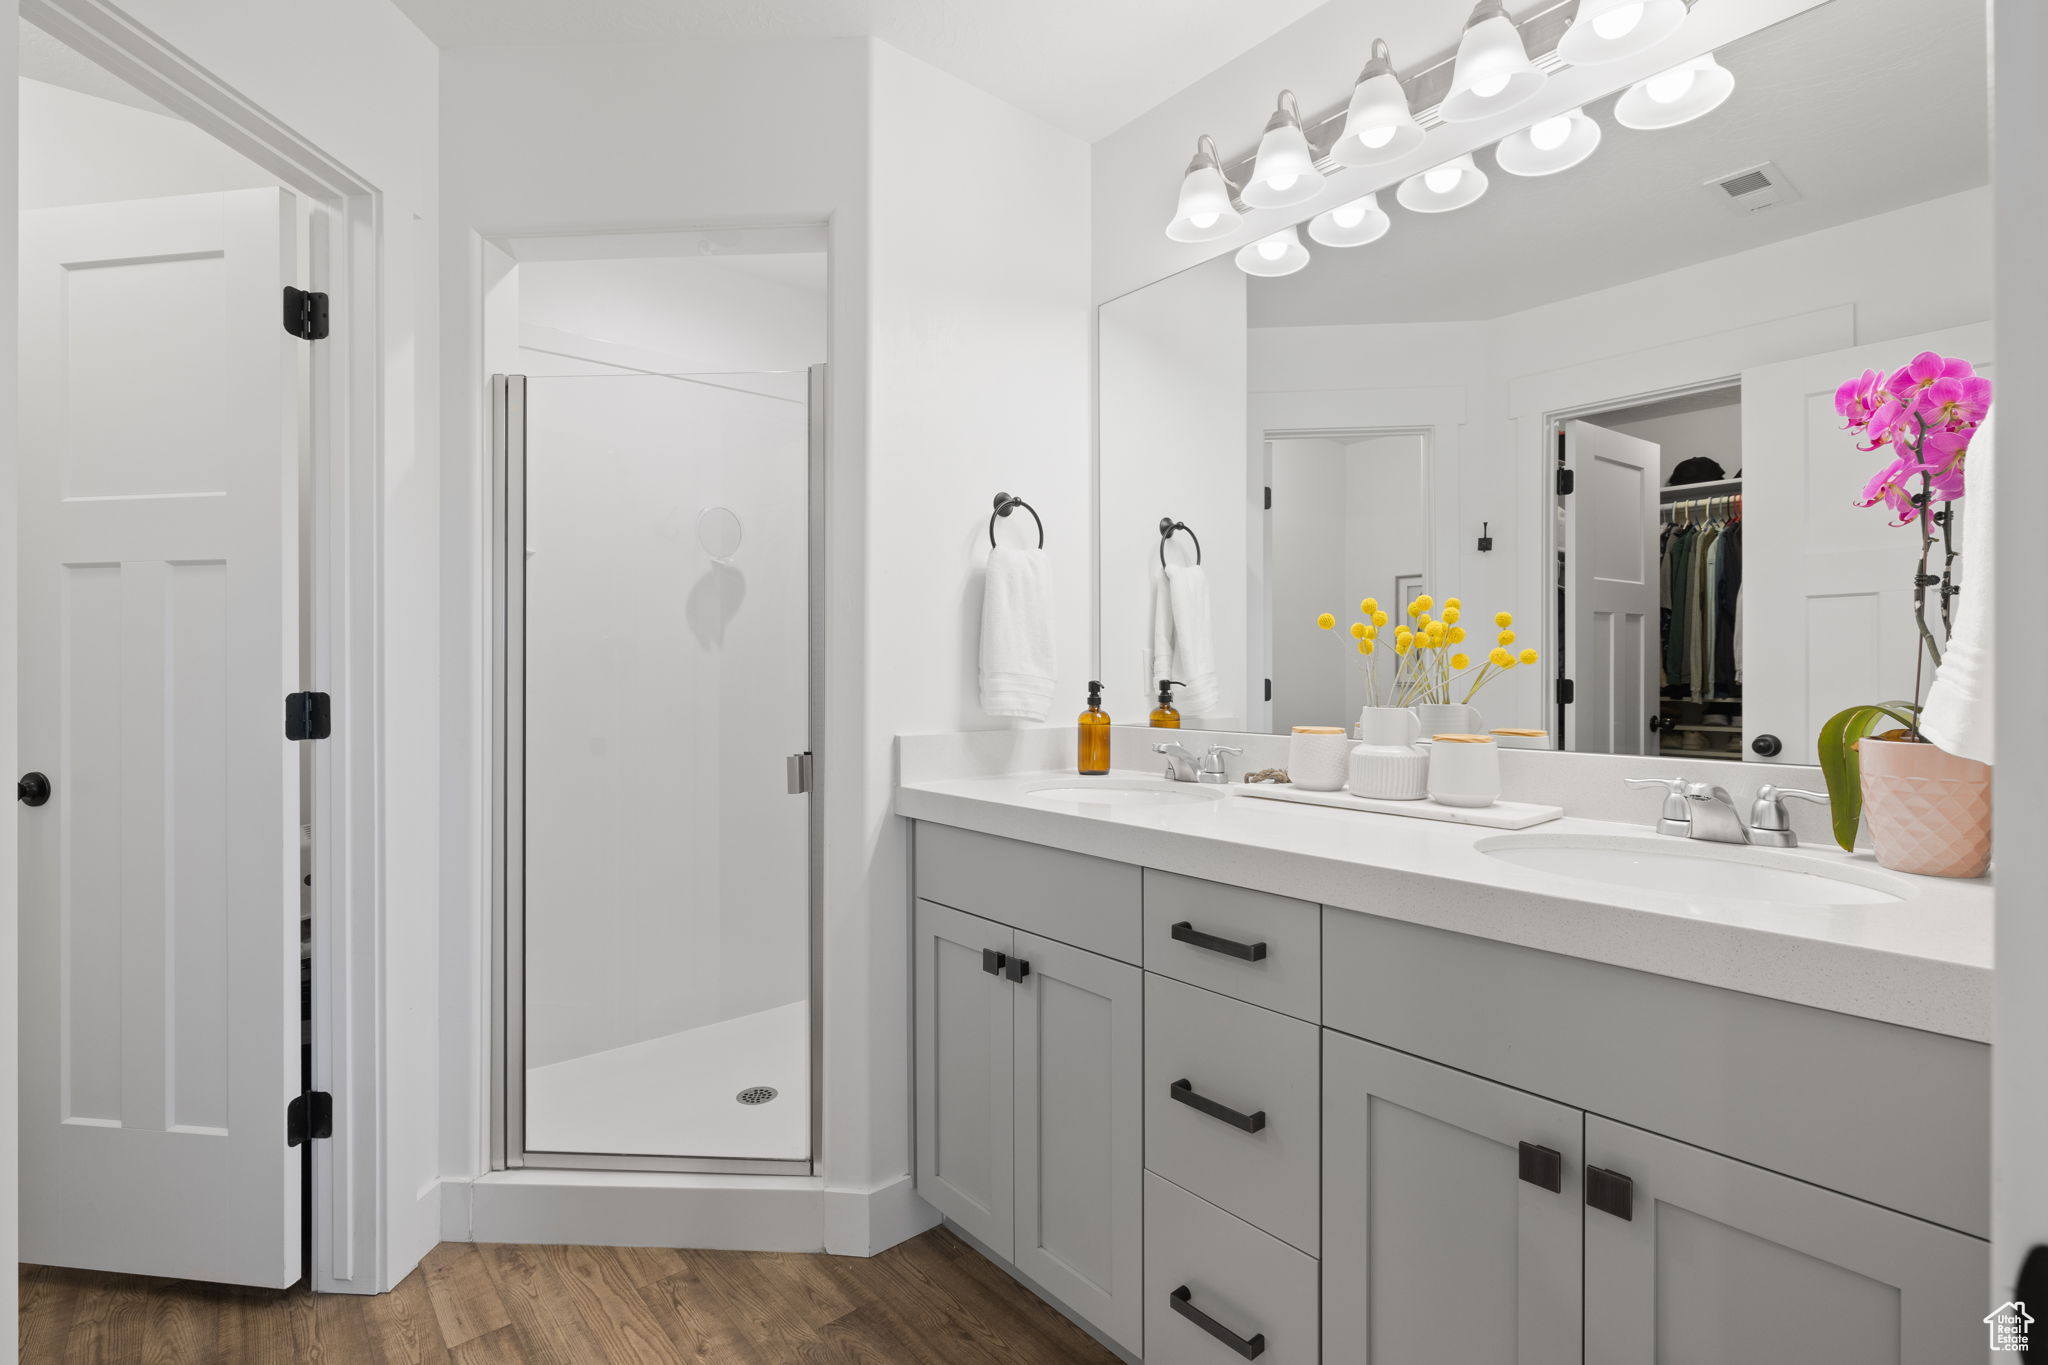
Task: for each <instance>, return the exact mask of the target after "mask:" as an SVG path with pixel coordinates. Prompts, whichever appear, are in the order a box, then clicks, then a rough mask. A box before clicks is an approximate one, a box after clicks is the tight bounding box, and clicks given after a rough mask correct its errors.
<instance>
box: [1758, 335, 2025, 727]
mask: <svg viewBox="0 0 2048 1365" xmlns="http://www.w3.org/2000/svg"><path fill="white" fill-rule="evenodd" d="M1922 351H1939V352H1941V353H1942V354H1943V355H1959V356H1962V357H1963V358H1965V359H1967V360H1969V361H1970V362H1971V363H1972V364H1974V365H1975V366H1976V367H1977V368H1978V369H1979V370H1982V371H1986V372H1988V371H1989V369H1990V366H1989V365H1988V364H1987V362H1988V361H1989V360H1990V358H1991V325H1990V324H1989V323H1978V324H1975V325H1972V326H1969V327H1956V328H1952V329H1950V330H1948V331H1943V332H1929V333H1925V334H1922V335H1920V336H1909V337H1899V338H1897V339H1895V340H1892V341H1880V342H1875V343H1873V344H1871V345H1868V346H1854V347H1851V348H1849V349H1848V350H1845V351H1830V352H1828V353H1827V354H1825V355H1815V356H1807V357H1806V358H1805V359H1803V360H1788V361H1786V362H1784V363H1783V364H1780V365H1766V366H1763V367H1761V368H1759V369H1754V370H1744V371H1743V372H1742V464H1743V470H1742V487H1743V500H1742V578H1743V584H1744V592H1743V608H1742V657H1743V660H1744V667H1743V675H1742V715H1743V735H1742V740H1743V757H1744V758H1747V759H1751V760H1757V759H1765V760H1769V761H1774V762H1778V763H1815V762H1818V761H1819V759H1818V757H1817V755H1816V750H1815V746H1814V741H1815V739H1816V737H1817V736H1818V735H1819V733H1820V727H1821V725H1822V723H1823V722H1825V721H1826V720H1827V718H1828V717H1829V716H1832V715H1833V714H1835V712H1837V711H1840V710H1841V709H1842V708H1844V707H1846V706H1854V705H1856V704H1857V703H1859V702H1874V701H1891V700H1895V699H1901V698H1910V697H1911V696H1912V695H1913V659H1914V655H1915V651H1916V649H1917V647H1918V645H1917V639H1918V633H1917V631H1916V630H1915V628H1914V625H1913V568H1914V565H1915V564H1916V563H1917V558H1918V554H1919V548H1920V539H1919V533H1918V532H1917V531H1916V530H1914V529H1913V528H1911V527H1899V526H1894V525H1892V524H1891V522H1892V516H1891V513H1890V512H1889V511H1888V510H1887V509H1885V508H1884V507H1881V506H1880V507H1858V506H1856V505H1855V502H1854V500H1855V499H1856V498H1858V497H1860V496H1861V495H1862V493H1863V486H1864V484H1865V483H1866V482H1868V481H1869V478H1870V476H1871V475H1872V474H1874V473H1876V472H1877V470H1878V469H1880V468H1881V467H1882V466H1883V465H1884V464H1885V463H1886V462H1887V456H1886V453H1885V452H1883V451H1866V450H1859V449H1857V438H1856V437H1855V436H1853V435H1852V434H1850V433H1849V432H1847V431H1844V430H1843V429H1842V419H1841V417H1840V416H1838V415H1837V414H1836V412H1835V389H1836V387H1837V386H1839V385H1840V384H1841V382H1842V381H1843V380H1845V379H1853V378H1855V377H1856V376H1857V375H1860V374H1862V373H1863V371H1865V370H1867V369H1870V370H1886V371H1890V370H1894V369H1897V368H1898V367H1899V366H1901V365H1903V364H1905V363H1906V362H1907V361H1909V360H1911V359H1912V358H1913V357H1914V356H1916V355H1918V354H1919V353H1920V352H1922ZM1963 562H1964V563H1967V562H1968V561H1967V557H1966V558H1965V560H1964V561H1963ZM1751 588H1754V589H1755V591H1753V592H1752V591H1750V589H1751ZM1929 610H1930V611H1932V610H1933V605H1932V603H1931V602H1930V604H1929ZM1936 631H1937V634H1939V627H1937V628H1936ZM1933 679H1934V671H1933V669H1931V668H1930V669H1928V670H1926V672H1925V674H1924V676H1923V679H1922V689H1923V694H1924V690H1925V685H1926V684H1927V683H1930V682H1932V681H1933ZM1764 735H1771V736H1775V737H1776V739H1777V740H1778V745H1779V746H1782V748H1779V747H1777V746H1772V745H1769V744H1766V746H1765V747H1766V748H1767V749H1772V750H1773V752H1774V753H1775V755H1776V756H1775V758H1773V757H1772V754H1771V753H1759V752H1757V751H1756V749H1755V748H1754V747H1753V745H1754V743H1755V742H1756V741H1757V740H1758V739H1759V738H1760V737H1761V736H1764Z"/></svg>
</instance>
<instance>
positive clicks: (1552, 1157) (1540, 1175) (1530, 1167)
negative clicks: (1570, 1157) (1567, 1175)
mask: <svg viewBox="0 0 2048 1365" xmlns="http://www.w3.org/2000/svg"><path fill="white" fill-rule="evenodd" d="M1521 1155H1522V1169H1521V1176H1522V1179H1524V1180H1526V1181H1528V1182H1529V1183H1530V1184H1531V1185H1535V1186H1537V1187H1538V1188H1540V1189H1546V1190H1549V1191H1550V1192H1551V1193H1552V1194H1557V1193H1560V1192H1561V1191H1562V1190H1563V1189H1564V1158H1563V1157H1562V1156H1561V1155H1559V1154H1558V1153H1557V1152H1556V1151H1554V1150H1553V1149H1551V1148H1549V1147H1539V1146H1537V1145H1536V1144H1535V1143H1533V1142H1525V1143H1523V1144H1522V1147H1521Z"/></svg>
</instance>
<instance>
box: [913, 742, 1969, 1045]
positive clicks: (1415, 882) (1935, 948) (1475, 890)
mask: <svg viewBox="0 0 2048 1365" xmlns="http://www.w3.org/2000/svg"><path fill="white" fill-rule="evenodd" d="M1114 777H1115V779H1116V783H1115V785H1118V786H1124V787H1128V786H1130V785H1132V784H1133V783H1143V782H1158V783H1159V784H1161V786H1162V787H1167V786H1171V785H1172V784H1170V783H1168V782H1167V780H1166V779H1165V778H1163V777H1157V776H1154V775H1151V774H1140V773H1136V772H1126V771H1118V772H1117V773H1115V774H1114ZM1088 781H1090V779H1087V778H1077V777H1076V776H1075V775H1074V774H1073V773H1072V772H1071V771H1068V772H1036V773H1017V774H1007V775H1002V776H980V777H963V778H948V779H939V780H920V781H911V782H906V783H903V784H901V785H899V786H898V788H897V792H896V812H897V814H899V815H903V816H907V817H909V818H911V819H916V820H928V821H933V822H935V823H938V824H944V825H953V826H957V827H959V828H962V829H970V830H977V831H980V832H981V833H984V834H994V835H999V836H1002V837H1005V838H1011V839H1020V840H1023V841H1026V842H1029V843H1035V844H1043V845H1046V846H1048V847H1052V848H1061V849H1067V850H1069V851H1072V852H1075V853H1085V854H1089V855H1091V856H1093V857H1098V858H1108V859H1112V860H1115V861H1117V862H1124V863H1136V864H1139V865H1141V866H1144V867H1152V868H1158V869H1160V870H1161V871H1165V872H1178V873H1182V874H1184V875H1186V876H1190V877H1200V878H1205V879H1207V880H1210V881H1218V882H1226V883H1230V884H1232V885H1236V886H1243V887H1250V888H1254V889H1257V890H1261V891H1271V892H1275V893H1278V894H1280V895H1286V896H1294V897H1298V898H1299V899H1302V900H1308V901H1316V902H1319V903H1321V904H1324V905H1330V906H1338V907H1342V908H1344V909H1347V910H1358V911H1363V912H1365V913H1368V914H1375V915H1383V916H1386V917H1388V918H1390V919H1398V920H1406V921H1409V922H1410V923H1415V924H1426V925H1430V926H1433V927H1436V928H1440V929H1447V930H1451V931H1453V932H1456V933H1462V934H1472V935H1476V936H1478V937H1481V938H1489V939H1495V940H1498V941H1500V942H1504V943H1515V944H1520V945H1522V946H1524V947H1528V948H1537V949H1541V950H1543V951H1546V952H1553V953H1563V954H1566V955H1568V956H1571V957H1578V958H1584V959H1587V960H1590V961H1595V962H1605V963H1611V964H1613V965H1615V966H1618V967H1629V968H1634V969H1636V970H1638V971H1646V972H1655V973H1657V974H1659V975H1663V976H1671V977H1678V978H1681V979H1683V980H1687V981H1697V982H1701V983H1704V984H1706V985H1710V986H1720V987H1724V988H1727V989H1730V990H1738V991H1746V992H1749V993H1751V994H1755V995H1763V996H1769V997H1772V998H1774V999H1778V1000H1787V1001H1791V1002H1793V1003H1795V1004H1801V1005H1811V1006H1814V1007H1816V1008H1819V1009H1825V1010H1834V1011H1837V1012H1840V1013H1844V1014H1854V1015H1861V1016H1863V1017H1865V1018H1869V1019H1879V1020H1884V1021H1886V1022H1889V1023H1895V1024H1902V1025H1905V1026H1907V1027H1910V1028H1919V1029H1927V1030H1930V1031H1932V1032H1935V1033H1944V1034H1949V1035H1952V1036H1954V1037H1958V1038H1969V1039H1975V1040H1978V1041H1989V1039H1990V1036H1991V945H1992V919H1991V916H1992V890H1991V884H1990V882H1989V881H1988V880H1981V881H1952V880H1946V879H1942V878H1929V877H1904V876H1897V875H1895V874H1891V873H1886V872H1883V871H1882V870H1880V869H1879V868H1878V867H1877V864H1876V862H1875V860H1873V859H1872V858H1871V857H1870V856H1869V855H1868V854H1867V853H1856V854H1849V853H1844V852H1842V851H1841V850H1840V849H1837V848H1835V847H1833V846H1831V845H1830V846H1828V847H1824V848H1820V847H1811V846H1807V847H1802V848H1800V849H1798V850H1795V851H1791V852H1782V851H1776V850H1773V851H1770V852H1769V853H1766V854H1765V858H1766V859H1767V860H1769V861H1771V862H1774V863H1777V864H1779V865H1780V866H1785V867H1790V866H1792V865H1793V864H1792V863H1790V862H1788V861H1787V860H1795V859H1796V860H1808V859H1810V860H1814V866H1815V870H1817V871H1823V872H1826V871H1833V870H1837V869H1839V873H1840V875H1842V876H1844V877H1846V878H1847V879H1849V880H1853V881H1857V882H1859V883H1861V884H1864V885H1866V886H1881V887H1883V888H1884V889H1886V890H1888V891H1891V892H1893V893H1894V894H1897V895H1899V896H1901V897H1902V899H1900V900H1898V901H1895V902H1889V903H1884V904H1874V905H1823V906H1794V905H1785V904H1777V903H1771V902H1761V901H1744V900H1736V899H1724V898H1719V897H1715V896H1709V895H1702V894H1698V893H1697V892H1696V891H1694V890H1691V889H1689V888H1688V887H1687V885H1686V884H1685V880H1684V878H1683V877H1682V876H1675V877H1674V878H1673V879H1672V881H1673V883H1674V884H1672V885H1670V886H1668V887H1658V888H1656V889H1650V888H1640V887H1624V886H1618V885H1609V884H1606V883H1602V882H1595V881H1590V880H1586V879H1584V878H1581V877H1578V876H1570V875H1566V874H1564V873H1560V872H1553V871H1542V870H1537V869H1535V868H1529V867H1523V866H1519V865H1516V864H1514V863H1510V862H1508V861H1505V860H1503V859H1501V858H1497V857H1492V856H1489V855H1487V854H1486V853H1484V852H1482V851H1481V850H1480V845H1481V844H1482V842H1483V841H1486V840H1489V839H1499V838H1502V837H1504V836H1503V834H1502V832H1501V831H1498V830H1492V829H1483V828H1473V827H1470V826H1464V825H1452V824H1443V823H1438V822H1434V821H1429V820H1417V819H1410V818H1407V817H1404V816H1395V815H1376V814H1369V813H1365V812H1360V811H1345V810H1326V809H1321V808H1318V807H1313V806H1303V805H1294V804H1289V803H1283V802H1278V801H1267V800H1258V799H1253V798H1249V797H1245V796H1241V795H1233V796H1230V797H1227V798H1225V799H1220V800H1206V801H1204V800H1188V801H1161V802H1160V803H1159V804H1143V805H1118V804H1109V803H1106V802H1101V801H1095V800H1089V799H1087V798H1085V797H1075V798H1067V797H1047V796H1043V795H1036V794H1034V793H1036V792H1040V791H1043V790H1045V789H1047V788H1052V787H1065V788H1074V787H1080V786H1084V785H1085V784H1086V783H1087V782H1088ZM1212 790H1214V789H1212ZM1224 790H1227V791H1239V792H1241V791H1242V790H1243V789H1242V788H1225V789H1224ZM1525 833H1526V834H1542V835H1551V836H1557V835H1567V836H1581V837H1587V838H1588V839H1589V841H1595V842H1603V843H1604V842H1610V841H1612V840H1614V839H1617V838H1619V839H1625V840H1629V839H1638V838H1639V839H1642V840H1646V841H1654V844H1653V845H1652V847H1654V846H1655V845H1669V844H1672V843H1675V842H1676V841H1675V840H1671V839H1667V838H1665V837H1663V836H1659V835H1657V834H1655V833H1653V832H1652V831H1651V830H1649V829H1648V828H1647V827H1645V826H1640V825H1624V824H1614V823H1609V822H1606V821H1599V820H1586V819H1574V818H1566V819H1563V820H1558V821H1553V822H1552V823H1549V824H1546V825H1541V826H1538V827H1537V828H1536V829H1533V830H1530V831H1526V832H1525ZM1505 837H1518V836H1505ZM1679 851H1681V852H1683V851H1685V850H1683V849H1681V850H1679ZM1737 852H1738V853H1761V852H1763V851H1762V850H1737ZM1680 867H1681V868H1682V865H1680Z"/></svg>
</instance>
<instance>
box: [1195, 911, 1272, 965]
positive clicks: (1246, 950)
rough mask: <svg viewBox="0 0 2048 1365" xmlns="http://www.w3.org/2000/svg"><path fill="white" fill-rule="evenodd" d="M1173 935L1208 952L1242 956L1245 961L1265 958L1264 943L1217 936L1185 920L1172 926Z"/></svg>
mask: <svg viewBox="0 0 2048 1365" xmlns="http://www.w3.org/2000/svg"><path fill="white" fill-rule="evenodd" d="M1173 937H1174V939H1175V940H1176V941H1178V942H1181V943H1185V944H1188V945H1190V946H1192V947H1196V948H1207V949H1208V950H1209V951H1210V952H1212V953H1221V954H1223V955H1224V956H1225V957H1237V958H1243V959H1244V960H1245V961H1246V962H1264V961H1265V960H1266V945H1265V944H1264V943H1239V942H1238V941H1237V940H1236V939H1234V938H1218V937H1217V936H1216V935H1214V934H1205V933H1203V932H1202V931H1201V930H1200V929H1197V928H1196V927H1195V926H1194V925H1192V924H1190V923H1188V922H1187V921H1186V920H1182V921H1181V922H1180V923H1179V924H1176V925H1174V926H1173Z"/></svg>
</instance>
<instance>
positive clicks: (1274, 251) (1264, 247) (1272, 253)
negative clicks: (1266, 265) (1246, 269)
mask: <svg viewBox="0 0 2048 1365" xmlns="http://www.w3.org/2000/svg"><path fill="white" fill-rule="evenodd" d="M1286 254H1287V243H1285V242H1276V241H1274V240H1273V239H1272V238H1270V237H1268V238H1267V239H1266V240H1265V241H1263V242H1260V243H1259V255H1261V256H1263V257H1264V258H1265V259H1267V260H1269V261H1277V260H1279V259H1280V258H1281V257H1282V256H1285V255H1286Z"/></svg>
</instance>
